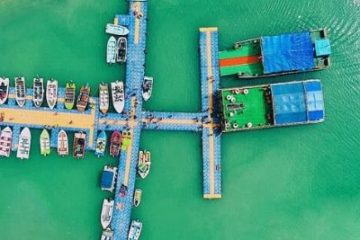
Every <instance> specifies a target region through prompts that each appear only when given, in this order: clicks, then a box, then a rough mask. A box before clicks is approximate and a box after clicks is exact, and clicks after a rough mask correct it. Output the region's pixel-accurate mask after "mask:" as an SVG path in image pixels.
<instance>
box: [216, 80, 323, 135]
mask: <svg viewBox="0 0 360 240" xmlns="http://www.w3.org/2000/svg"><path fill="white" fill-rule="evenodd" d="M219 98H220V117H221V128H222V131H223V132H232V131H244V130H253V129H264V128H271V127H281V126H291V125H299V124H310V123H318V122H322V121H324V118H325V110H324V100H323V92H322V87H321V83H320V80H306V81H299V82H285V83H276V84H264V85H258V86H251V87H241V88H227V89H222V90H220V91H219Z"/></svg>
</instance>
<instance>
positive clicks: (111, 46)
mask: <svg viewBox="0 0 360 240" xmlns="http://www.w3.org/2000/svg"><path fill="white" fill-rule="evenodd" d="M116 51H117V48H116V38H114V37H113V36H111V37H110V38H109V40H108V42H107V48H106V62H107V63H116Z"/></svg>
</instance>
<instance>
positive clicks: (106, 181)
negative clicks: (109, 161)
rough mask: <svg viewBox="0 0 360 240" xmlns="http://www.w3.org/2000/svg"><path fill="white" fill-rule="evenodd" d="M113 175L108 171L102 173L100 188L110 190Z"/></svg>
mask: <svg viewBox="0 0 360 240" xmlns="http://www.w3.org/2000/svg"><path fill="white" fill-rule="evenodd" d="M113 175H114V174H113V173H112V172H109V171H103V174H102V176H101V187H102V188H111V186H112V180H113Z"/></svg>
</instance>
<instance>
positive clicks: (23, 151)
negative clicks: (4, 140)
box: [16, 127, 31, 159]
mask: <svg viewBox="0 0 360 240" xmlns="http://www.w3.org/2000/svg"><path fill="white" fill-rule="evenodd" d="M30 146H31V132H30V129H29V128H27V127H25V128H24V129H23V130H22V131H21V133H20V136H19V144H18V148H17V153H16V157H17V158H20V159H28V158H29V155H30Z"/></svg>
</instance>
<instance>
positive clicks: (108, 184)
mask: <svg viewBox="0 0 360 240" xmlns="http://www.w3.org/2000/svg"><path fill="white" fill-rule="evenodd" d="M117 170H118V169H117V167H111V166H107V165H106V166H104V170H103V172H102V175H101V183H100V185H101V190H103V191H109V192H113V191H114V189H115V183H116V177H117Z"/></svg>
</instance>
